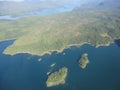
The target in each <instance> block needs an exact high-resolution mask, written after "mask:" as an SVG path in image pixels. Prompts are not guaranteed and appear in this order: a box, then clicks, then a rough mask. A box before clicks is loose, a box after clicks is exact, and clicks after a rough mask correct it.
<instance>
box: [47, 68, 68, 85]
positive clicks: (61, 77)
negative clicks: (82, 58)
mask: <svg viewBox="0 0 120 90" xmlns="http://www.w3.org/2000/svg"><path fill="white" fill-rule="evenodd" d="M67 72H68V69H67V68H66V67H63V68H61V69H59V70H58V71H55V72H53V73H51V74H50V75H48V78H47V81H46V85H47V87H52V86H56V85H59V84H64V83H65V79H66V77H67Z"/></svg>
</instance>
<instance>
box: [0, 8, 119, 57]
mask: <svg viewBox="0 0 120 90" xmlns="http://www.w3.org/2000/svg"><path fill="white" fill-rule="evenodd" d="M113 12H114V13H113ZM116 39H120V10H119V9H118V8H112V7H107V6H106V7H105V8H104V9H103V8H101V7H98V8H95V7H90V8H75V9H74V10H73V11H70V12H64V13H57V14H51V15H45V16H28V17H24V18H20V19H17V20H0V42H1V41H5V40H15V41H14V43H13V44H12V45H10V46H8V47H7V48H6V49H5V50H4V52H3V53H4V54H9V55H15V54H18V53H29V54H32V55H39V56H42V55H44V54H46V53H48V54H51V53H52V52H53V51H57V52H61V51H63V50H64V49H65V48H68V47H70V46H81V45H83V44H86V43H88V44H91V45H93V46H96V47H98V46H106V45H109V44H110V43H112V42H114V40H116Z"/></svg>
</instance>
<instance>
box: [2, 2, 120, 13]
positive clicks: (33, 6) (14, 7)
mask: <svg viewBox="0 0 120 90" xmlns="http://www.w3.org/2000/svg"><path fill="white" fill-rule="evenodd" d="M119 3H120V0H0V15H18V14H19V15H22V14H25V13H28V12H33V11H38V10H42V9H51V8H58V7H65V6H66V5H72V4H78V5H79V6H80V8H86V7H89V8H90V7H94V8H96V7H103V8H105V7H109V8H111V7H112V8H113V7H117V8H120V4H119Z"/></svg>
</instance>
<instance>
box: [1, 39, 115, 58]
mask: <svg viewBox="0 0 120 90" xmlns="http://www.w3.org/2000/svg"><path fill="white" fill-rule="evenodd" d="M10 40H11V39H10ZM13 40H15V39H13ZM5 41H9V40H5ZM2 42H3V41H2ZM112 43H113V42H109V43H107V44H99V45H96V46H95V45H93V44H91V43H88V42H83V43H81V44H70V45H67V46H66V47H64V48H62V49H60V50H50V51H46V52H43V53H41V54H40V53H33V52H29V51H20V52H15V53H13V54H12V53H7V52H5V50H6V49H7V48H9V47H10V46H11V45H10V46H8V47H7V48H6V49H5V50H4V51H3V54H6V55H11V56H14V55H16V54H31V55H36V56H43V55H51V54H52V53H53V52H56V53H61V52H63V51H64V50H65V49H68V48H71V47H72V46H75V47H81V46H83V45H85V44H89V45H91V46H94V47H96V48H99V47H101V46H109V45H110V44H112Z"/></svg>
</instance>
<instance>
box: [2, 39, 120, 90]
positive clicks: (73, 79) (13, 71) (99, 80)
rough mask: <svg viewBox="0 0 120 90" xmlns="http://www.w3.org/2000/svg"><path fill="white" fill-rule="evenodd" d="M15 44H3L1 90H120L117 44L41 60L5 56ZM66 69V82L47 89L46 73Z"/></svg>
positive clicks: (87, 47) (74, 49) (70, 50)
mask: <svg viewBox="0 0 120 90" xmlns="http://www.w3.org/2000/svg"><path fill="white" fill-rule="evenodd" d="M12 43H13V41H5V42H1V43H0V90H120V47H118V46H117V45H116V44H112V45H110V46H108V47H99V48H95V47H93V46H90V45H88V44H86V45H83V46H81V47H71V48H68V49H65V50H64V51H63V52H61V53H56V52H54V53H53V54H52V55H44V56H41V57H39V56H35V55H30V54H17V55H14V56H10V55H4V54H2V52H3V50H4V49H5V48H6V47H7V46H9V45H11V44H12ZM63 53H66V54H65V55H63ZM83 53H88V58H89V60H90V64H88V66H87V68H86V69H84V70H83V69H81V68H80V67H79V65H78V60H79V58H80V56H81V54H83ZM39 58H42V61H41V62H39V61H38V59H39ZM52 63H56V66H55V67H53V68H51V67H50V65H51V64H52ZM63 66H66V67H67V68H68V76H67V78H66V83H65V84H64V85H59V86H55V87H51V88H47V87H46V83H45V82H46V79H47V75H46V73H47V72H48V71H55V70H58V69H59V68H61V67H63Z"/></svg>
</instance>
